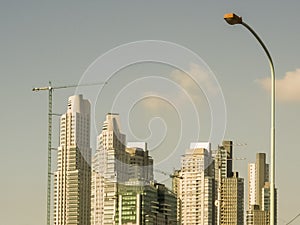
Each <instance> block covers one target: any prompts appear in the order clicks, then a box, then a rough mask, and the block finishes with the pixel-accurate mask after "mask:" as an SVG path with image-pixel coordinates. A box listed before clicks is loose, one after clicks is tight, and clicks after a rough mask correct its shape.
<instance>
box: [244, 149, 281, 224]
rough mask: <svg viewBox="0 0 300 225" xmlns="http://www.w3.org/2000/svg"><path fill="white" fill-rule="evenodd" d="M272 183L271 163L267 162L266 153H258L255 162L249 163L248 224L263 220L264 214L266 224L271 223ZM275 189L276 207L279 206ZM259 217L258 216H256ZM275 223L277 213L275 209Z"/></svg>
mask: <svg viewBox="0 0 300 225" xmlns="http://www.w3.org/2000/svg"><path fill="white" fill-rule="evenodd" d="M269 192H270V184H269V165H268V164H267V163H266V154H265V153H257V154H256V161H255V163H250V164H249V165H248V211H247V224H249V225H250V224H255V223H253V221H256V220H261V217H262V215H263V216H264V224H270V221H269V216H270V193H269ZM276 202H277V198H276V190H275V208H276V207H277V203H276ZM256 217H258V218H256ZM275 217H276V219H275V223H276V221H277V214H276V210H275Z"/></svg>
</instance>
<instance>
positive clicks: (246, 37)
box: [0, 0, 300, 225]
mask: <svg viewBox="0 0 300 225" xmlns="http://www.w3.org/2000/svg"><path fill="white" fill-rule="evenodd" d="M299 8H300V3H299V2H298V1H295V0H294V1H293V0H291V1H288V2H283V1H270V0H266V1H263V2H262V1H258V0H253V1H238V2H237V1H228V2H227V1H226V2H225V1H207V2H206V1H171V0H170V1H169V0H166V1H151V2H149V1H123V2H117V1H69V0H67V1H47V2H41V1H31V0H29V1H14V0H12V1H1V3H0V11H1V12H0V17H1V19H0V27H1V39H0V40H1V42H0V45H1V52H0V59H1V60H0V73H1V89H0V91H1V95H0V98H1V102H2V107H1V109H2V110H1V117H0V120H1V130H0V132H1V137H2V139H1V140H2V148H1V149H2V150H1V153H2V157H1V163H0V168H1V172H2V173H1V174H2V178H4V179H3V181H2V182H1V183H2V185H1V187H0V195H1V204H0V212H1V213H0V217H1V222H2V223H3V224H7V225H35V224H37V225H38V224H42V223H44V222H45V218H46V215H45V213H46V198H45V197H46V169H47V168H46V162H47V151H46V146H47V95H46V93H39V94H36V93H32V91H31V89H32V88H33V87H35V86H45V85H47V83H48V80H51V81H52V82H53V83H54V84H55V85H65V84H77V83H78V82H79V80H80V79H81V78H82V75H83V74H84V72H85V71H86V69H87V68H88V67H89V66H90V65H91V63H92V62H94V60H96V59H97V58H98V57H99V56H101V55H102V54H104V53H105V52H107V51H109V50H110V49H113V48H116V47H118V46H119V45H122V44H126V43H130V42H134V41H141V40H163V41H166V42H173V43H176V44H178V45H180V46H184V47H186V48H188V49H190V50H191V51H193V52H194V53H196V54H197V55H198V56H200V57H201V58H202V59H203V61H204V62H205V63H206V64H207V65H208V67H209V68H210V69H211V71H212V72H213V74H214V75H215V77H216V79H217V80H218V83H219V84H220V87H221V88H222V92H223V94H224V99H225V103H226V110H227V126H226V133H225V138H226V139H233V140H234V141H235V142H236V143H247V145H246V146H244V147H238V146H237V147H236V151H235V155H236V157H245V158H247V159H246V160H243V161H236V162H235V168H236V169H237V170H239V171H240V172H241V176H243V177H244V178H245V179H246V178H247V163H248V162H253V161H254V160H255V153H256V152H266V153H267V154H268V153H269V136H270V135H269V133H270V94H269V91H268V78H269V76H270V71H269V67H268V62H267V59H266V56H265V55H264V52H263V50H262V48H261V47H260V46H259V45H258V43H257V42H256V40H255V39H254V37H253V36H251V34H250V33H249V32H248V31H247V30H246V29H244V28H243V27H242V26H229V25H227V24H226V23H225V21H224V20H223V15H224V14H225V13H228V12H236V13H237V14H238V15H240V16H242V17H243V18H244V20H245V21H246V22H247V23H248V24H249V25H250V26H252V27H253V28H254V29H255V31H256V32H257V33H258V34H259V35H260V37H261V38H262V39H263V40H264V42H265V43H266V45H267V47H268V48H269V50H270V52H271V55H272V56H273V60H274V64H275V70H276V78H277V79H278V82H277V83H278V84H277V85H278V96H277V99H278V101H277V106H276V113H277V114H276V116H277V117H276V129H277V133H276V134H277V141H276V144H277V145H276V147H277V154H276V156H277V181H276V184H277V187H278V188H279V218H280V220H279V224H284V221H288V220H289V219H290V218H292V217H293V216H295V215H296V214H297V213H298V212H299V211H300V204H299V200H300V199H299V195H298V194H297V191H298V190H299V188H300V181H299V179H298V176H297V175H296V173H297V172H298V171H299V162H298V161H299V160H298V159H299V157H300V153H299V151H298V150H299V144H298V138H299V125H300V120H299V111H300V106H299V102H300V93H299V91H298V90H300V81H299V80H300V79H299V77H300V72H299V70H298V69H299V68H300V65H299V64H300V62H299V56H298V54H299V52H300V45H299V43H298V41H299V40H300V31H299V29H298V26H299V24H298V21H299ZM176 74H177V75H178V71H177V72H176V68H172V67H170V66H168V65H159V64H155V63H145V64H139V65H132V66H129V67H128V68H124V69H123V70H121V71H119V72H117V73H116V74H115V76H114V77H113V78H112V79H111V80H110V83H109V84H108V86H107V87H106V89H104V90H103V92H102V94H103V95H102V96H100V97H98V101H97V106H96V108H95V124H94V125H95V127H96V128H97V129H98V130H99V129H100V128H101V124H102V122H103V120H104V115H105V113H106V112H108V111H110V110H111V109H112V107H111V101H114V100H116V99H117V98H116V96H118V94H119V93H120V90H121V88H122V87H124V85H126V84H128V83H129V82H131V81H132V80H136V79H138V78H139V76H142V77H150V76H154V75H155V76H159V75H161V76H162V77H165V78H169V79H170V78H172V77H173V78H176ZM105 77H106V75H104V74H103V75H101V74H99V77H98V79H99V81H100V80H102V79H104V78H105ZM177 78H178V77H177ZM173 80H174V79H173ZM154 81H155V80H152V82H150V83H149V85H148V86H146V85H144V86H141V87H142V88H140V89H138V88H137V87H136V88H134V86H133V87H132V89H126V90H125V91H127V92H126V93H127V94H128V96H131V97H132V95H133V94H135V93H141V92H143V91H144V92H143V94H145V93H146V94H147V93H148V94H149V95H151V96H152V95H154V94H157V93H160V94H161V95H162V94H163V95H164V97H166V98H167V100H168V101H171V100H172V101H173V100H174V99H177V100H178V99H179V94H180V91H178V93H177V94H178V95H172V94H170V93H173V92H171V91H172V90H173V89H171V88H170V89H169V88H168V86H167V84H166V86H164V85H163V83H161V84H160V85H156V84H155V82H154ZM175 81H177V82H178V83H179V84H181V85H182V87H183V88H184V89H186V90H187V91H188V93H189V94H191V95H192V96H198V97H199V99H197V98H192V102H193V103H194V105H196V109H197V111H198V114H196V113H195V112H193V113H192V116H191V117H190V118H186V117H188V116H186V115H189V114H187V113H188V112H190V111H189V109H190V108H189V107H191V105H189V106H188V105H185V102H184V103H183V104H182V105H181V106H179V108H178V109H180V110H182V111H180V110H175V111H174V109H172V107H171V105H170V104H169V105H168V106H164V107H162V108H163V109H164V110H158V109H157V108H150V109H149V108H145V107H144V106H145V105H146V106H147V105H149V104H147V102H144V103H146V104H145V105H143V104H140V105H137V106H136V107H134V108H131V109H130V110H131V111H130V112H131V113H132V115H131V116H130V117H127V114H126V113H128V112H126V109H127V108H126V101H121V100H122V99H121V98H120V99H121V100H120V101H121V103H120V104H119V105H118V107H116V108H115V109H119V111H120V114H121V122H122V124H123V128H124V133H126V134H127V135H128V138H127V140H128V141H136V139H135V138H134V135H133V134H131V133H130V130H129V126H128V125H127V121H130V123H131V126H132V127H131V129H132V132H133V133H135V132H137V133H138V134H135V136H136V138H138V139H147V137H148V136H149V134H151V132H152V134H153V135H152V136H151V138H152V139H151V138H150V139H149V141H150V143H149V145H150V146H155V142H157V141H159V140H160V138H161V136H163V135H167V136H166V139H165V140H167V141H165V142H164V143H162V145H161V146H160V148H159V149H157V150H156V151H153V152H152V154H153V156H154V158H155V160H156V162H159V163H157V166H158V167H159V168H160V169H161V168H163V169H164V170H167V171H172V169H173V168H174V167H175V168H176V167H178V166H179V159H180V154H182V153H183V152H184V150H185V148H188V146H189V145H188V143H189V142H190V141H192V139H198V140H193V141H206V140H207V139H208V137H209V131H210V126H211V123H210V119H211V117H210V109H209V102H208V101H207V99H206V98H205V93H203V92H201V90H196V91H195V90H193V87H192V89H189V88H191V86H189V85H187V86H185V85H186V83H180V80H176V79H175ZM143 87H147V92H145V90H143ZM152 87H153V89H152ZM94 91H95V92H97V91H98V89H96V90H95V89H94ZM155 91H156V92H155ZM73 93H74V90H72V89H65V90H60V91H57V92H55V93H54V94H55V96H54V111H56V112H58V113H61V112H63V111H64V110H65V108H66V102H67V98H68V96H69V95H72V94H73ZM122 93H123V92H122ZM124 93H125V92H124ZM126 93H125V94H126ZM125 94H124V96H125V97H126V96H127V95H125ZM124 96H123V97H124ZM168 101H167V102H168ZM116 102H118V101H116ZM155 103H156V105H157V106H159V107H158V108H161V107H160V104H164V103H162V102H155ZM151 105H152V106H153V102H152V103H151ZM180 107H182V108H180ZM191 110H192V108H191ZM178 112H182V114H180V115H182V117H181V119H182V120H181V119H178ZM194 117H197V118H198V119H199V121H200V127H201V128H200V135H199V136H197V134H196V133H197V132H198V130H197V127H196V128H195V127H194V126H195V123H193V121H194V120H193V118H194ZM151 118H158V119H154V120H151ZM197 118H196V119H197ZM149 121H152V122H151V123H150V127H149V128H148V125H149ZM163 121H164V122H163ZM180 122H182V123H184V124H188V126H190V128H191V129H185V132H184V134H183V135H182V136H181V138H178V137H179V136H178V135H179V133H178V131H180V130H181V129H182V127H180ZM57 125H58V121H57V119H54V145H57V136H58V133H57V129H58V127H57ZM94 132H97V130H95V131H94ZM172 140H176V141H178V140H180V141H179V148H180V149H179V150H178V151H179V152H178V153H177V152H175V153H174V152H173V149H174V148H176V144H175V143H174V142H172ZM94 142H95V141H94V140H92V143H93V144H94ZM213 144H214V145H217V144H218V143H213ZM170 155H171V156H172V157H171V158H168V157H169V156H170ZM167 159H171V160H167Z"/></svg>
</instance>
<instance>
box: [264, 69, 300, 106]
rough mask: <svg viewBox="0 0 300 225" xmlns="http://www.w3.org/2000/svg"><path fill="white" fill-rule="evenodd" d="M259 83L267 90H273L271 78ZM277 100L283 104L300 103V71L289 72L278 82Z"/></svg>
mask: <svg viewBox="0 0 300 225" xmlns="http://www.w3.org/2000/svg"><path fill="white" fill-rule="evenodd" d="M258 82H259V83H260V84H261V86H262V87H263V88H264V89H265V90H267V91H270V90H271V78H270V77H269V78H264V79H260V80H258ZM276 98H277V99H278V100H279V101H282V102H295V101H300V69H297V70H296V71H292V72H287V73H286V74H285V76H284V77H283V78H282V79H277V80H276Z"/></svg>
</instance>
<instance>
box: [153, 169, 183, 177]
mask: <svg viewBox="0 0 300 225" xmlns="http://www.w3.org/2000/svg"><path fill="white" fill-rule="evenodd" d="M154 171H155V172H158V173H161V174H163V175H166V176H169V177H170V178H179V179H183V177H182V176H178V175H175V174H171V173H167V172H165V171H162V170H158V169H154Z"/></svg>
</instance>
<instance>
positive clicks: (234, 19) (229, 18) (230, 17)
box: [224, 13, 275, 225]
mask: <svg viewBox="0 0 300 225" xmlns="http://www.w3.org/2000/svg"><path fill="white" fill-rule="evenodd" d="M224 19H225V20H226V22H227V23H229V24H230V25H235V24H241V25H243V26H244V27H246V28H247V29H248V30H249V31H250V32H251V33H252V34H253V35H254V37H255V38H256V39H257V41H258V42H259V43H260V45H261V46H262V47H263V49H264V51H265V53H266V55H267V57H268V60H269V65H270V69H271V78H272V79H271V80H272V86H271V179H270V224H271V225H275V70H274V64H273V60H272V57H271V55H270V53H269V51H268V49H267V47H266V46H265V44H264V43H263V41H262V40H261V39H260V37H259V36H258V35H257V34H256V33H255V31H254V30H253V29H252V28H251V27H250V26H249V25H248V24H246V23H245V22H244V21H243V19H242V17H240V16H237V15H235V14H234V13H228V14H225V15H224Z"/></svg>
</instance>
